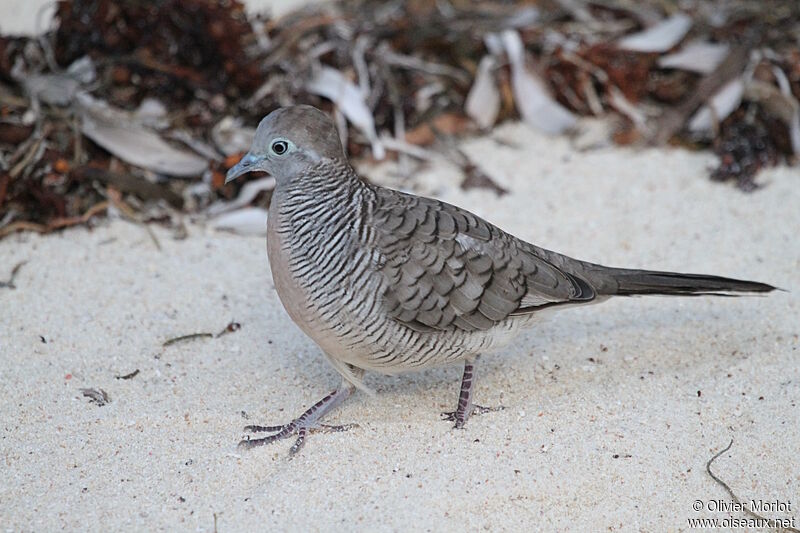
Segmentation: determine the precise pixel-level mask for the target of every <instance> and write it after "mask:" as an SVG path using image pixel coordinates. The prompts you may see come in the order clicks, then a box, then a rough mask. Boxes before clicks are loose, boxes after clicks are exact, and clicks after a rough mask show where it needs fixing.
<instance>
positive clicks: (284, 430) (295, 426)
mask: <svg viewBox="0 0 800 533" xmlns="http://www.w3.org/2000/svg"><path fill="white" fill-rule="evenodd" d="M353 390H354V387H353V386H352V385H350V384H349V383H343V385H342V387H339V388H338V389H336V390H335V391H333V392H332V393H330V394H328V395H327V396H325V397H324V398H322V399H321V400H320V401H318V402H317V403H315V404H314V405H312V406H311V407H310V408H309V409H308V410H307V411H306V412H305V413H303V414H302V415H300V416H299V417H298V418H296V419H294V420H292V421H291V422H289V423H288V424H286V425H283V426H258V425H250V426H245V427H244V431H245V432H247V433H273V434H272V435H267V436H266V437H262V438H259V439H251V438H250V436H249V435H248V436H247V438H245V439H243V440H241V441H239V445H238V446H239V448H242V449H245V450H250V449H253V448H255V447H257V446H263V445H265V444H272V443H273V442H275V441H278V440H282V439H285V438H288V437H291V436H292V435H294V434H297V440H296V441H295V442H294V444H293V445H292V447H291V448H289V455H290V456H291V455H294V454H296V453H297V452H299V451H300V449H301V448H302V447H303V444H305V441H306V435H307V434H309V433H316V432H320V433H336V432H341V431H347V430H349V429H353V428H356V427H358V424H344V425H340V426H331V425H327V424H320V423H319V420H320V419H321V418H322V417H323V416H325V415H326V414H327V413H328V412H330V411H331V410H332V409H333V408H335V407H336V406H337V405H339V404H340V403H341V402H342V401H344V400H345V399H346V398H347V397H348V396H350V394H352V392H353Z"/></svg>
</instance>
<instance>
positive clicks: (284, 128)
mask: <svg viewBox="0 0 800 533" xmlns="http://www.w3.org/2000/svg"><path fill="white" fill-rule="evenodd" d="M253 170H257V171H266V172H268V173H269V174H270V175H272V176H273V177H274V178H275V180H276V187H275V191H274V193H273V196H272V203H271V205H270V208H269V217H268V223H267V225H268V228H267V252H268V255H269V263H270V267H271V269H272V276H273V279H274V281H275V289H276V291H277V293H278V296H279V297H280V300H281V302H282V303H283V306H284V307H285V308H286V311H287V312H288V313H289V316H290V317H291V318H292V320H294V322H295V323H297V325H298V326H300V328H301V329H302V330H303V331H304V332H305V333H306V334H307V335H308V336H309V337H311V338H312V339H313V340H314V342H316V343H317V344H318V345H319V347H320V348H321V349H322V351H323V353H324V354H325V355H326V356H327V359H328V360H329V361H330V362H331V363H332V365H333V366H334V368H335V369H336V370H337V371H338V372H339V373H340V374H341V376H342V382H341V385H340V386H339V387H338V388H337V389H336V390H334V391H333V392H331V393H330V394H328V395H327V396H325V397H324V398H322V399H321V400H320V401H318V402H317V403H316V404H314V405H313V406H312V407H311V408H309V409H308V410H307V411H305V412H304V413H303V414H302V415H300V417H298V418H296V419H294V420H292V421H291V422H289V423H288V424H285V425H281V426H247V427H246V428H245V431H248V432H270V433H272V434H271V435H269V436H267V437H265V438H260V439H251V438H248V439H246V440H243V441H242V442H241V443H240V446H242V447H245V448H252V447H254V446H258V445H262V444H266V443H270V442H274V441H276V440H279V439H283V438H286V437H289V436H293V435H297V440H296V441H295V443H294V445H293V446H292V448H291V453H295V452H297V451H298V450H299V449H300V448H301V447H302V446H303V443H304V442H305V438H306V435H307V433H309V432H311V431H312V430H326V429H327V430H344V429H347V428H346V427H344V426H325V425H322V424H320V421H321V419H322V418H323V417H324V416H325V415H326V414H328V413H329V412H330V411H331V410H332V409H334V408H335V407H336V406H338V405H339V404H341V403H342V402H343V401H344V400H345V399H346V398H348V397H349V396H350V395H351V394H352V393H353V392H354V391H355V390H356V388H364V385H363V383H362V376H363V373H364V371H365V370H370V371H376V372H382V373H395V372H402V371H409V370H417V369H421V368H426V367H429V366H432V365H441V364H445V363H451V362H456V361H464V373H463V378H462V382H461V392H460V394H459V398H458V404H457V406H456V409H455V411H454V412H453V413H446V416H447V418H449V419H450V420H453V421H455V427H457V428H461V427H463V426H464V423H465V422H466V421H467V419H468V418H469V416H470V415H471V414H473V413H476V412H482V411H485V410H486V408H481V407H479V406H476V405H473V403H472V399H473V398H472V397H473V390H474V386H475V380H474V370H475V364H476V361H477V359H478V357H479V355H480V354H482V353H484V352H487V351H490V350H494V349H496V348H497V347H499V346H501V345H502V344H503V343H505V342H507V341H508V340H510V339H511V338H512V337H513V336H514V335H515V334H516V333H517V332H519V331H520V330H522V329H524V328H525V327H526V326H528V325H530V324H531V323H532V321H533V318H534V317H535V316H536V315H537V314H538V313H539V312H540V311H542V310H544V309H548V308H553V307H561V306H569V305H584V304H588V303H590V302H599V301H602V300H605V299H607V298H608V297H610V296H630V295H638V294H666V295H679V296H684V295H687V296H689V295H727V294H729V293H732V292H769V291H772V290H773V289H774V287H772V286H770V285H767V284H764V283H757V282H752V281H742V280H736V279H729V278H723V277H719V276H709V275H701V274H679V273H672V272H657V271H648V270H633V269H623V268H609V267H605V266H601V265H597V264H592V263H588V262H585V261H579V260H576V259H572V258H570V257H567V256H564V255H561V254H558V253H556V252H552V251H549V250H545V249H543V248H539V247H537V246H534V245H533V244H529V243H527V242H525V241H522V240H520V239H517V238H516V237H513V236H512V235H509V234H508V233H506V232H504V231H503V230H501V229H499V228H497V227H495V226H493V225H492V224H490V223H489V222H486V221H485V220H483V219H481V218H479V217H477V216H475V215H473V214H472V213H470V212H469V211H466V210H464V209H461V208H459V207H456V206H454V205H449V204H446V203H444V202H440V201H437V200H432V199H429V198H422V197H419V196H414V195H411V194H405V193H401V192H398V191H395V190H391V189H387V188H384V187H379V186H376V185H372V184H369V183H366V182H364V181H362V180H361V179H360V178H359V177H358V176H357V174H356V172H355V171H354V170H353V168H352V167H351V166H350V165H349V163H348V161H347V157H346V156H345V154H344V151H343V148H342V145H341V143H340V141H339V136H338V134H337V131H336V128H335V127H334V124H333V122H332V121H331V120H330V119H329V118H328V116H327V115H326V114H324V113H323V112H321V111H319V110H318V109H316V108H314V107H310V106H293V107H286V108H281V109H278V110H276V111H274V112H272V113H270V114H269V115H268V116H267V117H266V118H264V119H263V120H262V121H261V123H260V124H259V126H258V129H257V131H256V135H255V139H254V140H253V144H252V147H251V149H250V151H249V152H248V153H247V154H246V155H245V156H244V157H243V158H242V160H241V161H240V162H239V163H238V164H237V165H236V166H234V167H233V168H231V169H230V171H229V172H228V174H227V176H226V180H225V181H226V183H227V182H229V181H231V180H233V179H235V178H237V177H238V176H240V175H242V174H245V173H247V172H249V171H253Z"/></svg>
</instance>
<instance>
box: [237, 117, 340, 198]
mask: <svg viewBox="0 0 800 533" xmlns="http://www.w3.org/2000/svg"><path fill="white" fill-rule="evenodd" d="M324 160H332V161H343V160H345V155H344V151H343V150H342V144H341V142H340V141H339V135H338V133H337V131H336V127H335V126H334V124H333V122H332V121H331V119H330V118H328V115H326V114H325V113H323V112H322V111H320V110H319V109H317V108H315V107H312V106H308V105H297V106H291V107H281V108H279V109H276V110H275V111H273V112H272V113H270V114H269V115H267V116H266V117H264V119H263V120H262V121H261V123H260V124H259V125H258V129H257V130H256V135H255V138H254V139H253V145H252V146H251V147H250V151H249V152H247V153H246V154H245V155H244V157H242V159H241V161H239V163H237V164H236V165H234V166H233V167H231V169H230V170H229V171H228V174H227V175H226V176H225V183H228V182H230V181H232V180H235V179H236V178H238V177H239V176H241V175H242V174H246V173H248V172H251V171H259V170H260V171H264V172H267V173H268V174H270V175H271V176H272V177H274V178H275V180H276V182H277V183H278V185H280V184H281V183H284V182H286V181H289V180H291V179H292V178H293V177H295V176H300V175H302V173H303V171H305V170H307V169H308V168H310V167H312V166H314V165H316V164H318V163H320V162H322V161H324Z"/></svg>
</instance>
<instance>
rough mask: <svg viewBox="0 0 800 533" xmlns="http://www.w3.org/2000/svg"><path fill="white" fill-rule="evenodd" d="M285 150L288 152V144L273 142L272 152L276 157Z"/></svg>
mask: <svg viewBox="0 0 800 533" xmlns="http://www.w3.org/2000/svg"><path fill="white" fill-rule="evenodd" d="M287 150H289V143H287V142H286V141H275V142H274V143H272V151H273V152H275V154H276V155H283V154H285V153H286V151H287Z"/></svg>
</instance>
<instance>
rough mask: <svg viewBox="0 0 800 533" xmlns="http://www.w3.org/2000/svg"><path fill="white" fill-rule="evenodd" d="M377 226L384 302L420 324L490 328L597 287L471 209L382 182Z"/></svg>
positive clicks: (587, 296)
mask: <svg viewBox="0 0 800 533" xmlns="http://www.w3.org/2000/svg"><path fill="white" fill-rule="evenodd" d="M376 196H377V202H376V207H375V210H374V213H373V215H374V216H373V217H372V220H373V230H374V231H375V235H376V242H377V247H378V251H379V256H380V263H379V268H380V270H381V272H382V273H383V275H384V276H385V278H386V289H385V292H384V295H383V297H384V299H383V304H384V305H385V309H386V311H387V312H388V313H389V315H390V316H392V317H393V318H394V319H395V320H398V321H400V322H402V323H404V324H406V325H408V326H410V327H412V328H414V329H417V330H420V331H432V330H453V329H461V330H466V331H478V330H487V329H489V328H491V327H492V326H494V325H495V324H497V323H499V322H501V321H503V320H504V319H506V318H507V317H509V316H511V315H517V314H526V313H531V312H534V311H536V310H537V309H541V308H543V307H545V306H551V305H556V304H561V303H567V302H579V301H588V300H591V299H593V298H594V296H595V293H594V290H593V289H592V287H591V286H590V285H588V284H587V283H586V282H585V281H584V280H582V279H580V278H577V277H575V276H573V275H571V274H569V273H568V272H565V271H563V270H561V269H559V268H557V267H556V266H554V265H553V264H552V263H550V262H548V261H547V260H546V259H544V258H543V257H540V255H539V254H537V250H538V249H537V248H535V247H534V246H532V245H530V244H528V243H525V242H524V241H521V240H519V239H517V238H515V237H513V236H511V235H509V234H507V233H505V232H503V231H502V230H500V229H499V228H497V227H495V226H493V225H491V224H489V223H488V222H486V221H485V220H483V219H481V218H479V217H477V216H475V215H473V214H472V213H470V212H469V211H466V210H463V209H460V208H458V207H455V206H453V205H450V204H446V203H443V202H439V201H436V200H431V199H428V198H420V197H417V196H411V195H407V194H403V193H399V192H397V191H393V190H389V189H379V188H376Z"/></svg>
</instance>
